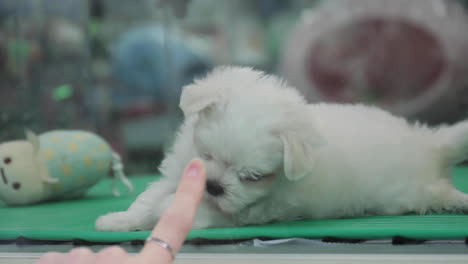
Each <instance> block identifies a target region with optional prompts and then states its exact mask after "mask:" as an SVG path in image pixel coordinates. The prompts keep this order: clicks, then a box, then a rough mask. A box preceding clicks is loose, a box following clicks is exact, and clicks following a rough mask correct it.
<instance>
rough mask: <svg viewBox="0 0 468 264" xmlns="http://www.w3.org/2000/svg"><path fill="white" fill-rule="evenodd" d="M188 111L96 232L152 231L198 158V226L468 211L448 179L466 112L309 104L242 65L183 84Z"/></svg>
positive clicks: (466, 149) (467, 126)
mask: <svg viewBox="0 0 468 264" xmlns="http://www.w3.org/2000/svg"><path fill="white" fill-rule="evenodd" d="M180 106H181V108H182V110H183V111H184V114H185V116H186V120H185V122H184V124H183V125H182V127H181V128H180V132H179V134H178V137H177V139H176V142H175V145H174V147H173V150H172V152H170V153H168V155H167V157H166V158H165V160H164V161H163V163H162V166H161V172H162V174H163V175H164V176H165V177H163V178H162V179H161V180H159V181H157V182H155V183H153V184H152V185H151V186H150V187H149V188H148V189H147V190H146V191H145V192H143V193H142V194H141V195H140V196H139V197H138V198H137V200H136V201H135V202H134V203H133V204H132V205H131V206H130V208H129V209H128V210H127V211H123V212H116V213H110V214H107V215H104V216H101V217H100V218H99V219H98V220H97V222H96V228H97V229H98V230H103V231H132V230H146V229H151V228H152V227H153V226H154V225H155V223H156V222H157V220H158V218H159V217H160V216H161V214H162V212H163V211H164V209H165V208H166V207H167V206H168V204H169V203H170V202H171V200H172V198H173V194H174V192H175V189H176V186H177V184H178V182H179V177H180V176H181V174H182V171H183V169H184V167H185V165H186V164H187V163H188V162H189V161H190V160H191V159H193V158H195V157H202V158H203V159H204V161H205V162H206V165H207V173H208V175H207V177H208V180H207V184H206V194H205V197H204V200H203V202H202V205H201V208H200V210H199V211H198V214H197V217H196V220H195V225H194V228H207V227H227V226H240V225H250V224H263V223H269V222H274V221H288V220H295V219H318V218H341V217H356V216H365V215H398V214H405V213H410V212H414V213H418V214H424V213H427V212H442V211H448V212H468V195H466V194H464V193H462V192H459V191H458V190H456V189H455V188H454V187H453V185H452V184H451V181H450V173H451V168H452V167H453V166H454V165H455V164H456V163H458V162H460V161H462V160H463V159H464V158H465V157H467V156H468V155H467V154H468V122H462V123H459V124H457V125H455V126H450V127H440V128H434V129H432V128H428V127H426V126H423V125H411V124H409V123H408V122H406V121H405V120H404V119H401V118H398V117H395V116H392V115H390V114H389V113H387V112H384V111H382V110H379V109H377V108H375V107H368V106H363V105H336V104H317V105H307V104H306V103H305V101H304V99H303V98H302V97H301V96H300V95H299V94H298V92H297V91H296V90H295V89H292V88H290V87H288V86H287V85H286V84H285V83H284V82H283V81H281V80H279V79H277V78H275V77H273V76H268V75H266V74H264V73H262V72H259V71H254V70H252V69H249V68H236V67H232V68H230V67H227V68H218V69H216V70H215V71H214V72H213V73H211V74H210V75H209V76H207V77H206V78H205V79H202V80H198V81H196V82H195V83H194V84H192V85H189V86H187V87H185V89H184V91H183V94H182V97H181V103H180Z"/></svg>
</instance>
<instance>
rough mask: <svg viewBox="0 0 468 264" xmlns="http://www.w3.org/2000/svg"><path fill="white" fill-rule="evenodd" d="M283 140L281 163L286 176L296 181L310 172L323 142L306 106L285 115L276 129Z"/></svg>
mask: <svg viewBox="0 0 468 264" xmlns="http://www.w3.org/2000/svg"><path fill="white" fill-rule="evenodd" d="M276 133H277V134H279V137H280V138H281V141H282V142H283V165H284V172H285V175H286V178H288V179H289V180H291V181H297V180H300V179H302V178H304V176H306V175H307V174H309V173H311V171H312V170H313V168H314V164H315V163H316V162H317V155H318V152H319V148H320V147H321V146H322V145H323V144H325V142H324V140H323V138H322V137H321V136H320V133H319V132H318V131H317V129H316V127H315V125H314V120H313V116H312V115H311V114H310V113H309V112H308V109H307V108H306V107H298V108H297V109H294V110H292V111H291V112H290V113H288V114H287V115H286V117H285V120H284V122H283V123H282V124H281V125H280V127H279V128H278V130H277V131H276Z"/></svg>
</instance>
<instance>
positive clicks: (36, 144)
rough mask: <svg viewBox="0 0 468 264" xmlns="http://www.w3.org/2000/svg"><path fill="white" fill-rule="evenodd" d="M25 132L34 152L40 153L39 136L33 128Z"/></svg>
mask: <svg viewBox="0 0 468 264" xmlns="http://www.w3.org/2000/svg"><path fill="white" fill-rule="evenodd" d="M25 133H26V139H27V140H28V141H29V142H30V143H31V145H32V146H33V150H34V154H37V153H39V148H40V143H39V137H38V136H37V135H36V134H35V133H34V132H32V131H31V130H26V131H25Z"/></svg>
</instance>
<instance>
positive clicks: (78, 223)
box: [0, 167, 468, 242]
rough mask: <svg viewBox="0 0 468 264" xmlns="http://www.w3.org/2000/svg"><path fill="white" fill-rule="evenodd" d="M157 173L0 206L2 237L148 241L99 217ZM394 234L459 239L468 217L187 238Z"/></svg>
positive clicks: (461, 173)
mask: <svg viewBox="0 0 468 264" xmlns="http://www.w3.org/2000/svg"><path fill="white" fill-rule="evenodd" d="M155 179H156V177H154V176H144V177H133V178H132V180H133V182H134V184H135V187H136V190H137V192H136V193H135V194H132V195H127V196H123V197H118V198H115V197H113V196H112V195H111V192H110V184H111V183H110V181H109V180H104V181H102V182H100V183H99V184H98V185H97V186H95V187H94V188H92V189H91V190H90V192H89V193H88V195H87V196H86V197H85V199H82V200H72V201H62V202H50V203H46V204H39V205H34V206H28V207H15V208H14V207H11V208H10V207H5V206H4V205H0V240H13V239H17V238H18V237H25V238H28V239H39V240H57V241H68V240H74V239H82V240H86V241H90V242H125V241H132V240H143V239H145V238H146V237H147V236H148V235H149V231H141V232H120V233H112V232H97V231H96V230H95V229H94V221H95V219H96V218H97V217H98V216H100V215H102V214H104V213H107V212H109V211H119V210H124V209H126V208H127V207H128V206H129V205H130V204H131V203H132V201H133V200H134V199H135V197H136V196H137V194H138V193H140V192H142V191H143V190H144V189H145V188H146V186H147V184H148V182H150V181H153V180H155ZM454 181H455V184H456V185H457V186H458V188H459V189H461V190H463V191H465V192H468V167H463V168H457V169H456V170H455V172H454ZM394 236H404V237H409V238H422V239H460V238H465V237H468V215H425V216H416V215H407V216H383V217H366V218H354V219H339V220H308V221H298V222H290V223H277V224H270V225H263V226H251V227H239V228H216V229H205V230H193V231H192V232H191V233H190V235H189V237H188V239H193V238H204V239H213V240H237V239H249V238H255V237H269V238H287V237H308V238H322V237H339V238H359V239H381V238H391V237H394Z"/></svg>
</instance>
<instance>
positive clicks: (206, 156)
mask: <svg viewBox="0 0 468 264" xmlns="http://www.w3.org/2000/svg"><path fill="white" fill-rule="evenodd" d="M201 158H202V159H204V160H206V161H210V160H213V156H211V155H210V154H206V153H205V154H202V155H201Z"/></svg>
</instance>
